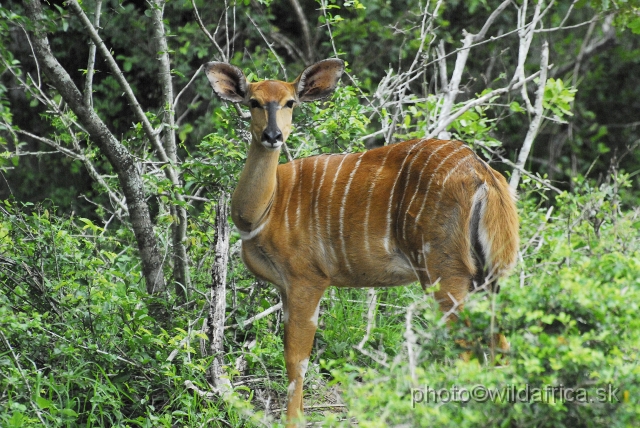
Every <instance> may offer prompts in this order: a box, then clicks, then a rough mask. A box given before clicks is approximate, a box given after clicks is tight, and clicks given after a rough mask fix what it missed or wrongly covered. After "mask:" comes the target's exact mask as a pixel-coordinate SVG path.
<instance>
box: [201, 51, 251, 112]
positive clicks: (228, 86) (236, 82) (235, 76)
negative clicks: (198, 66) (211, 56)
mask: <svg viewBox="0 0 640 428" xmlns="http://www.w3.org/2000/svg"><path fill="white" fill-rule="evenodd" d="M204 72H205V74H206V75H207V78H208V79H209V83H211V87H212V88H213V92H215V93H216V94H217V95H218V96H219V97H220V98H222V99H223V100H227V101H231V102H234V103H240V102H243V101H244V100H245V98H246V96H247V78H246V77H245V75H244V73H243V72H242V70H240V69H239V68H238V67H236V66H233V65H231V64H226V63H224V62H216V61H214V62H209V63H207V64H205V66H204Z"/></svg>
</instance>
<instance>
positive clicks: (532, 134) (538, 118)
mask: <svg viewBox="0 0 640 428" xmlns="http://www.w3.org/2000/svg"><path fill="white" fill-rule="evenodd" d="M540 56H541V59H540V80H539V81H538V91H537V92H536V102H535V107H534V116H533V119H532V120H531V124H530V125H529V130H528V131H527V136H526V137H525V139H524V143H523V144H522V149H520V153H519V154H518V161H517V162H516V165H517V166H518V168H516V169H514V170H513V173H512V174H511V180H510V182H509V185H510V186H511V188H512V189H513V190H516V189H517V188H518V182H519V181H520V170H521V169H524V164H525V162H526V161H527V158H528V157H529V152H530V151H531V145H532V144H533V140H534V139H535V138H536V135H538V129H539V128H540V124H541V123H542V113H543V105H542V100H543V98H544V88H545V86H546V85H547V71H548V68H549V42H547V41H546V40H545V42H544V43H543V44H542V53H541V54H540Z"/></svg>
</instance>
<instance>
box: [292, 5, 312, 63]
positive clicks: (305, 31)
mask: <svg viewBox="0 0 640 428" xmlns="http://www.w3.org/2000/svg"><path fill="white" fill-rule="evenodd" d="M289 3H291V7H293V11H294V12H295V13H296V16H297V17H298V21H299V22H300V27H301V28H302V38H303V39H304V45H305V47H306V48H307V49H306V55H305V57H304V62H305V63H306V64H307V65H309V64H311V63H312V62H313V59H314V56H315V55H314V54H313V43H312V42H311V31H309V21H307V17H306V16H305V14H304V11H303V10H302V6H300V2H298V0H289Z"/></svg>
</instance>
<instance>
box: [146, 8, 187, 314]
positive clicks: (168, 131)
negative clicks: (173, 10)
mask: <svg viewBox="0 0 640 428" xmlns="http://www.w3.org/2000/svg"><path fill="white" fill-rule="evenodd" d="M150 5H151V12H152V22H153V28H154V33H155V34H154V37H155V41H156V46H157V48H156V50H157V52H158V55H159V58H158V61H159V65H160V73H159V75H160V84H161V87H162V98H163V104H164V116H163V119H162V121H163V123H164V149H165V152H166V154H167V157H168V158H169V161H170V162H171V164H172V165H170V166H168V168H167V169H172V166H173V167H175V166H176V165H177V161H178V159H177V154H176V130H175V128H176V126H175V108H174V105H175V104H174V98H173V82H172V80H171V62H170V59H169V47H168V46H167V37H166V35H165V31H164V23H163V22H162V17H163V14H164V5H165V0H153V3H151V4H150ZM168 175H169V178H170V179H171V180H172V182H173V184H174V186H176V187H178V186H179V187H182V184H181V183H180V178H179V176H178V173H177V171H174V172H172V173H169V174H168ZM173 197H174V198H175V200H176V201H177V202H178V203H177V204H172V205H171V214H172V218H173V221H172V223H171V237H172V241H173V278H174V281H175V290H176V296H178V300H180V301H182V302H186V301H187V290H189V289H190V288H191V280H190V277H189V264H188V258H187V249H186V247H185V244H184V243H185V242H186V240H187V211H186V210H185V208H184V204H183V202H184V198H183V197H182V195H181V194H180V192H173Z"/></svg>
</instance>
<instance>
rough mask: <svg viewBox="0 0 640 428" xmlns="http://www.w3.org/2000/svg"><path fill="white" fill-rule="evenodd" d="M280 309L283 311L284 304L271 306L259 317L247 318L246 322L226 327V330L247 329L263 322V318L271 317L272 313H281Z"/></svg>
mask: <svg viewBox="0 0 640 428" xmlns="http://www.w3.org/2000/svg"><path fill="white" fill-rule="evenodd" d="M280 309H282V302H280V303H278V304H275V305H273V306H271V307H270V308H269V309H266V310H264V311H262V312H260V313H259V314H258V315H255V316H252V317H251V318H247V319H246V320H244V321H243V322H241V323H239V324H233V325H228V326H225V328H224V329H225V330H227V329H229V328H237V327H242V328H247V327H248V326H250V325H251V324H253V323H254V322H256V321H258V320H261V319H262V318H265V317H267V316H269V315H271V314H272V313H274V312H276V311H279V310H280Z"/></svg>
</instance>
